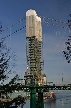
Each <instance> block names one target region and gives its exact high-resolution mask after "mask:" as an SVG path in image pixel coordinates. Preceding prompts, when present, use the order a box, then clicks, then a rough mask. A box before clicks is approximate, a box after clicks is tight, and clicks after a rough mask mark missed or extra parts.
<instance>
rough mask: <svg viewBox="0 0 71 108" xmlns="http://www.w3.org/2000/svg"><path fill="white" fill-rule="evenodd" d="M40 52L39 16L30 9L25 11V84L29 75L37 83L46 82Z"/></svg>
mask: <svg viewBox="0 0 71 108" xmlns="http://www.w3.org/2000/svg"><path fill="white" fill-rule="evenodd" d="M42 52H43V51H42V24H41V18H40V17H39V16H38V15H37V13H36V11H35V10H32V9H30V10H28V11H27V12H26V61H27V67H26V73H25V77H26V79H27V82H26V84H29V83H30V79H31V77H34V78H35V82H36V83H38V84H39V85H41V84H45V83H46V75H44V74H43V73H42V70H43V56H42V55H43V54H42Z"/></svg>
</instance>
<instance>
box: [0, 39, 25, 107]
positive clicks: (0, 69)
mask: <svg viewBox="0 0 71 108" xmlns="http://www.w3.org/2000/svg"><path fill="white" fill-rule="evenodd" d="M10 52H11V49H10V48H7V46H6V44H4V40H1V41H0V83H1V84H0V108H17V107H18V106H19V105H20V104H24V103H25V99H24V97H22V96H18V97H16V98H14V99H10V97H9V96H8V94H9V93H12V92H13V91H14V90H16V89H17V90H18V89H19V86H20V84H18V83H17V84H15V81H16V80H18V79H19V76H18V75H17V74H16V75H15V77H14V78H12V79H11V80H10V81H9V82H8V83H7V84H5V81H6V80H7V79H8V78H9V74H10V73H12V69H13V68H14V66H15V63H11V61H10V60H11V59H12V60H15V54H14V53H10ZM10 64H11V65H10ZM4 96H5V98H6V100H4V99H2V98H4ZM7 98H8V99H7ZM13 105H14V106H13Z"/></svg>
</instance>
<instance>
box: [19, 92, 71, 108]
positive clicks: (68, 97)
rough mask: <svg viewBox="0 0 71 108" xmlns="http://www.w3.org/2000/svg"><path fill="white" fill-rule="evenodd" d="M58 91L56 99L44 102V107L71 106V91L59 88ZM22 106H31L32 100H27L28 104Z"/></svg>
mask: <svg viewBox="0 0 71 108" xmlns="http://www.w3.org/2000/svg"><path fill="white" fill-rule="evenodd" d="M54 92H55V93H56V96H57V98H56V100H55V101H49V102H47V101H46V102H44V108H71V91H69V90H64V91H62V90H60V91H59V90H58V91H54ZM18 108H21V107H18ZM22 108H30V101H29V100H27V101H26V104H25V105H24V106H23V107H22Z"/></svg>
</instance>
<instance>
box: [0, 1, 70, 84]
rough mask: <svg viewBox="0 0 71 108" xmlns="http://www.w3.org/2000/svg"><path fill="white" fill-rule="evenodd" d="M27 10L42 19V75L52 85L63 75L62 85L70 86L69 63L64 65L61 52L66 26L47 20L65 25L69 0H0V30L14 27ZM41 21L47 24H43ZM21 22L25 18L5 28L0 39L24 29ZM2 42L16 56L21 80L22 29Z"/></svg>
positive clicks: (24, 51)
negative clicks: (0, 25)
mask: <svg viewBox="0 0 71 108" xmlns="http://www.w3.org/2000/svg"><path fill="white" fill-rule="evenodd" d="M28 9H33V10H36V12H37V14H38V16H45V18H44V19H43V20H42V21H43V23H42V30H43V33H42V36H43V59H44V70H43V73H45V74H46V75H47V81H48V82H49V81H52V82H53V83H56V84H58V83H62V73H63V78H64V79H63V83H71V63H70V64H68V63H67V61H66V60H65V58H64V55H63V53H62V51H63V50H65V42H66V41H67V39H68V36H69V35H71V33H70V31H69V30H68V29H66V28H67V26H68V25H67V24H64V23H61V22H57V21H53V20H48V19H47V18H50V19H55V20H59V21H63V22H67V20H68V19H70V17H69V14H71V0H0V21H1V22H2V27H3V29H5V28H7V27H9V26H10V25H12V24H15V23H16V22H18V21H19V20H20V19H21V18H23V17H24V18H25V15H26V11H27V10H28ZM45 21H46V22H48V23H51V24H45V23H44V22H45ZM25 22H26V21H25V19H24V20H23V21H21V20H20V23H18V24H16V25H14V26H13V27H10V28H9V29H6V30H5V31H4V32H3V33H2V34H1V35H0V38H2V37H5V36H7V35H9V34H11V33H13V32H14V31H16V30H18V29H19V28H20V27H24V26H25ZM52 24H55V25H60V26H61V27H58V26H53V25H52ZM63 27H65V28H63ZM6 43H7V47H11V48H12V51H14V52H16V54H17V62H16V65H17V66H16V71H17V73H18V74H19V75H20V76H21V77H22V78H23V75H24V73H25V71H26V28H24V29H22V30H20V31H19V32H17V33H15V34H13V35H12V36H10V37H8V38H6ZM12 76H13V75H11V76H10V77H12Z"/></svg>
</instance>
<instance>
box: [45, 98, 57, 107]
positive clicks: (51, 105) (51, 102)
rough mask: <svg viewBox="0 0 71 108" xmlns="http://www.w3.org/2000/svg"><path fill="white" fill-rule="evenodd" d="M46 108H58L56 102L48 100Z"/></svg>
mask: <svg viewBox="0 0 71 108" xmlns="http://www.w3.org/2000/svg"><path fill="white" fill-rule="evenodd" d="M44 108H56V100H46V101H45V102H44Z"/></svg>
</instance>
